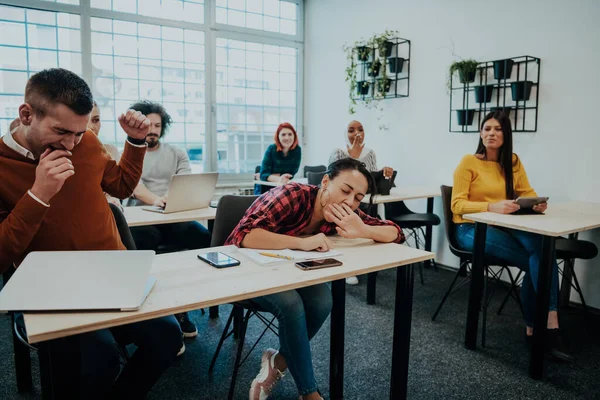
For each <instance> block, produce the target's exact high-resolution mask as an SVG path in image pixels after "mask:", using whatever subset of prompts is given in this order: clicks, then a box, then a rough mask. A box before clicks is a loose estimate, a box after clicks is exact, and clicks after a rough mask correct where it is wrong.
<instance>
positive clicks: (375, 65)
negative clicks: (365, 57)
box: [365, 61, 381, 76]
mask: <svg viewBox="0 0 600 400" xmlns="http://www.w3.org/2000/svg"><path fill="white" fill-rule="evenodd" d="M365 65H366V66H367V73H368V74H369V76H377V75H379V70H380V69H381V63H380V62H379V61H375V62H372V63H366V64H365ZM371 68H373V70H372V71H371V70H370V69H371Z"/></svg>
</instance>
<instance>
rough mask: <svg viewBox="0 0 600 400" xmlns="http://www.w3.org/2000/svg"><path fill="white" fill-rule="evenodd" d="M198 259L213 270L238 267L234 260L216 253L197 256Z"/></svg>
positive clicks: (237, 262)
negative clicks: (213, 268)
mask: <svg viewBox="0 0 600 400" xmlns="http://www.w3.org/2000/svg"><path fill="white" fill-rule="evenodd" d="M198 258H199V259H201V260H202V261H204V262H205V263H208V264H210V265H212V266H213V267H215V268H227V267H235V266H236V265H240V262H239V260H236V259H235V258H233V257H230V256H228V255H227V254H223V253H221V252H218V251H210V252H208V253H204V254H198Z"/></svg>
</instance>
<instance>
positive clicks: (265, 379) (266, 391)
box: [249, 349, 285, 400]
mask: <svg viewBox="0 0 600 400" xmlns="http://www.w3.org/2000/svg"><path fill="white" fill-rule="evenodd" d="M277 353H279V352H278V351H277V350H273V349H267V350H265V352H264V353H263V354H262V358H261V360H260V372H259V373H258V375H256V378H254V380H253V381H252V385H250V396H249V398H250V400H267V398H268V397H269V396H270V395H271V393H272V392H273V389H274V388H275V385H277V384H278V383H279V381H280V380H281V378H283V377H284V376H285V375H284V373H283V372H281V371H280V370H278V369H277V368H276V367H275V356H276V355H277Z"/></svg>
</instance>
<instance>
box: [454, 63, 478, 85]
mask: <svg viewBox="0 0 600 400" xmlns="http://www.w3.org/2000/svg"><path fill="white" fill-rule="evenodd" d="M478 65H479V62H478V61H475V60H461V61H455V62H453V63H452V64H450V68H449V69H448V89H452V77H453V76H454V74H455V73H456V72H458V80H459V81H460V83H471V82H474V81H475V74H476V73H477V66H478Z"/></svg>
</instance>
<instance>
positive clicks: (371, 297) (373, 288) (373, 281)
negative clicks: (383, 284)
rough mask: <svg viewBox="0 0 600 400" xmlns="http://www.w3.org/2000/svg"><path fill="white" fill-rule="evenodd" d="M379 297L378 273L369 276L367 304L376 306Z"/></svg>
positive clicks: (370, 273)
mask: <svg viewBox="0 0 600 400" xmlns="http://www.w3.org/2000/svg"><path fill="white" fill-rule="evenodd" d="M376 295H377V272H369V273H368V274H367V304H375V301H376V300H375V297H376Z"/></svg>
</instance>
